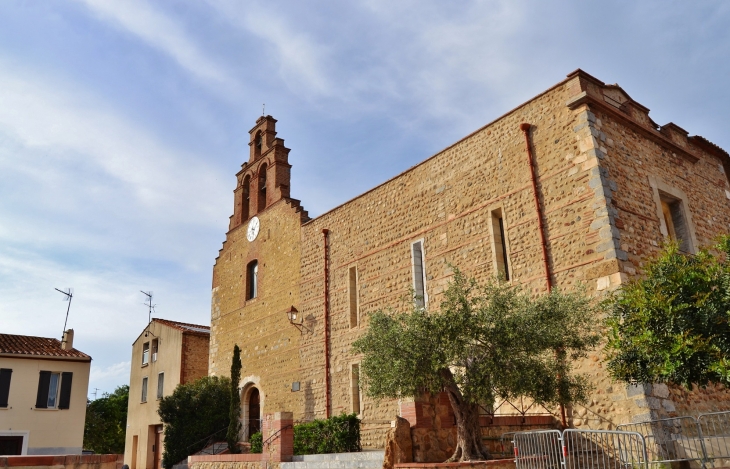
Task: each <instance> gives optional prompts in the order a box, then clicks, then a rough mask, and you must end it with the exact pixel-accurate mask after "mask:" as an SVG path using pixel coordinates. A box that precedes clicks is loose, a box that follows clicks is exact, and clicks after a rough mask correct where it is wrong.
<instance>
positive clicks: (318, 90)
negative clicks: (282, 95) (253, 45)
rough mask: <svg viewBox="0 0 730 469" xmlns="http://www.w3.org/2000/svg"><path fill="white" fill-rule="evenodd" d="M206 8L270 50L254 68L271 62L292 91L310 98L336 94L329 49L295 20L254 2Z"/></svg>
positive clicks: (222, 1)
mask: <svg viewBox="0 0 730 469" xmlns="http://www.w3.org/2000/svg"><path fill="white" fill-rule="evenodd" d="M209 4H210V5H211V6H213V7H214V8H215V9H216V10H218V12H219V13H220V14H221V15H222V16H223V17H224V18H225V19H226V20H227V21H228V22H229V23H230V24H231V25H233V26H234V27H236V28H239V29H243V30H245V31H246V32H248V33H251V34H253V35H254V36H256V37H258V38H259V39H260V40H261V41H263V42H264V44H268V45H269V46H271V48H272V49H273V52H274V53H273V55H272V56H270V57H264V54H263V53H256V54H255V55H254V59H255V61H254V64H258V63H266V62H269V61H270V60H271V59H273V60H274V61H275V62H276V64H277V67H278V69H279V75H280V77H281V79H282V80H283V81H284V82H285V83H286V84H287V85H288V86H289V88H290V89H292V91H294V92H299V91H305V92H306V93H307V95H309V97H310V98H314V97H317V96H323V95H325V96H326V95H334V94H335V93H336V92H337V90H336V89H333V84H332V82H331V79H330V77H329V76H328V75H327V69H328V68H329V67H330V65H329V64H328V56H329V52H330V50H331V47H329V46H327V45H325V44H324V43H323V42H321V41H317V40H316V39H315V38H314V36H313V35H311V34H309V32H307V31H305V28H302V27H301V26H302V24H301V23H299V22H298V21H297V18H286V15H282V14H281V12H278V11H276V10H272V9H271V8H269V6H268V5H267V4H257V3H255V2H247V3H241V2H235V1H228V0H210V1H209ZM305 97H306V95H305Z"/></svg>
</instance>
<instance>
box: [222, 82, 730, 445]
mask: <svg viewBox="0 0 730 469" xmlns="http://www.w3.org/2000/svg"><path fill="white" fill-rule="evenodd" d="M523 123H529V124H530V126H529V129H530V130H529V145H530V148H531V149H532V151H533V153H534V158H535V162H534V166H535V172H536V177H537V187H536V192H537V199H538V202H539V207H540V210H541V211H542V214H543V218H544V219H543V222H544V224H545V233H546V238H547V256H548V264H549V268H550V271H551V280H552V283H553V284H554V285H556V286H558V287H561V288H573V287H575V286H576V285H577V284H579V283H581V284H583V285H584V286H585V288H587V290H588V291H589V292H590V293H591V294H595V295H602V294H603V293H605V292H607V291H609V290H612V289H615V288H617V287H618V286H620V285H621V284H622V283H623V282H625V281H626V280H627V279H629V278H630V277H631V276H633V275H636V274H638V273H640V271H641V267H642V264H641V263H642V262H643V261H642V259H643V258H644V257H645V256H646V255H648V254H651V253H653V252H656V250H657V249H658V248H659V246H660V245H661V242H662V241H663V240H664V239H665V237H666V227H664V228H662V221H661V218H660V216H661V211H659V212H657V204H656V200H657V196H656V194H657V193H658V192H657V191H664V190H670V189H671V188H675V189H676V191H674V192H672V193H673V194H679V195H682V196H683V197H685V199H686V206H687V207H686V208H687V213H688V221H689V222H690V227H691V230H690V232H691V233H692V236H693V239H692V240H693V242H694V243H695V244H696V245H699V244H703V243H707V242H709V241H710V240H711V239H712V238H713V237H714V236H716V235H717V234H720V233H722V232H726V231H728V228H729V227H730V206H728V197H730V191H729V190H728V189H729V188H730V186H729V185H728V180H727V177H726V175H725V173H724V166H723V164H724V162H725V161H724V160H722V159H721V157H722V155H723V154H722V153H721V152H722V150H719V149H717V148H716V147H713V146H712V144H709V142H706V141H705V140H704V139H701V137H687V135H686V133H683V131H681V129H679V128H678V127H677V126H674V125H673V124H671V125H667V126H664V127H662V128H661V129H657V128H656V125H655V124H654V123H653V122H652V121H651V119H650V118H649V117H648V109H646V108H645V107H643V106H642V105H640V104H638V103H637V102H635V101H633V100H632V99H631V98H630V97H628V95H627V94H626V93H625V92H623V90H621V89H620V88H619V87H618V86H615V85H605V84H604V83H602V82H600V81H599V80H597V79H595V78H593V77H591V76H590V75H588V74H586V73H584V72H581V71H576V72H574V73H572V74H570V75H569V76H568V78H567V79H566V80H564V81H563V82H561V83H559V84H557V85H556V86H554V87H553V88H551V89H549V90H547V91H545V92H544V93H542V94H541V95H539V96H537V97H535V98H533V99H531V100H530V101H528V102H527V103H525V104H523V105H521V106H519V107H517V108H516V109H514V110H512V111H510V112H509V113H507V114H505V115H504V116H502V117H500V118H499V119H497V120H495V121H494V122H492V123H490V124H488V125H486V126H485V127H483V128H481V129H478V130H477V131H475V132H474V133H472V134H470V135H468V136H467V137H465V138H464V139H462V140H460V141H458V142H456V143H454V144H453V145H451V146H449V147H448V148H446V149H444V150H443V151H441V152H439V153H437V154H436V155H434V156H432V157H431V158H428V159H427V160H425V161H424V162H422V163H420V164H419V165H417V166H415V167H413V168H411V169H409V170H408V171H406V172H404V173H402V174H400V175H398V176H396V177H394V178H392V179H390V180H389V181H386V182H384V183H383V184H381V185H379V186H377V187H375V188H373V189H371V190H370V191H368V192H366V193H364V194H362V195H360V196H358V197H356V198H354V199H353V200H351V201H349V202H347V203H345V204H343V205H341V206H339V207H336V208H334V209H333V210H331V211H329V212H327V213H325V214H323V215H321V216H319V217H317V218H316V219H313V220H311V221H306V219H305V218H303V217H302V215H301V207H299V205H298V202H297V201H293V200H291V199H280V200H279V201H278V202H276V201H273V202H272V204H271V205H270V206H268V207H267V208H266V210H264V211H263V212H261V213H259V214H258V216H259V218H260V220H261V227H262V228H261V233H260V234H259V237H258V238H257V240H256V241H254V242H252V243H249V242H248V241H246V239H245V233H244V231H245V228H246V224H244V223H240V224H237V223H238V222H235V217H234V218H232V220H233V221H232V224H231V226H232V229H231V230H230V231H229V233H228V234H227V239H226V242H225V243H224V246H223V249H222V250H221V254H220V256H219V258H218V259H217V261H216V266H215V268H214V276H213V299H212V314H211V318H212V319H211V322H212V335H211V352H210V370H211V373H213V374H227V370H228V367H229V366H230V354H231V351H232V347H233V344H234V343H238V344H239V345H241V346H242V349H243V353H242V360H243V363H244V371H243V373H242V374H243V376H245V377H246V378H245V379H244V382H243V383H242V385H243V386H244V387H245V386H246V385H247V383H252V384H255V385H256V386H259V387H260V389H261V392H262V396H263V398H264V400H265V403H264V404H263V405H264V406H266V409H267V412H274V411H278V410H291V411H293V412H294V419H295V420H302V419H304V420H309V419H312V418H322V417H324V416H325V415H327V414H328V413H329V414H330V415H336V414H339V413H341V412H351V411H353V410H355V409H356V408H357V407H358V402H356V401H360V403H361V405H360V414H361V416H362V425H363V427H362V428H363V431H362V443H363V446H364V447H366V448H368V447H382V444H383V436H384V434H385V432H386V431H387V429H388V428H389V427H390V422H391V420H392V419H393V417H394V416H395V415H397V414H398V411H399V410H398V402H397V401H395V400H383V401H380V402H377V401H373V400H371V399H369V398H367V397H363V396H362V395H361V394H362V393H358V391H357V389H356V378H354V377H353V365H358V364H359V360H360V357H358V356H354V355H353V354H352V353H351V352H350V350H351V347H352V343H353V342H354V341H355V340H356V339H357V338H358V337H360V336H361V335H362V334H363V333H364V332H365V330H366V328H367V324H368V313H370V312H373V311H376V310H378V309H394V310H402V309H404V308H407V307H408V306H407V305H408V302H409V301H410V300H409V299H408V298H407V295H408V292H409V289H410V288H411V287H412V286H413V265H412V258H411V249H412V247H411V246H412V243H413V242H416V241H421V242H422V246H423V252H424V256H425V275H426V297H427V303H428V305H430V306H431V307H438V305H439V302H440V301H441V298H442V294H443V291H444V289H445V288H446V286H447V285H448V282H449V280H450V279H451V277H452V275H453V272H452V268H451V267H450V266H451V265H454V266H457V267H459V268H460V269H461V270H462V271H464V272H465V273H466V274H467V275H469V276H473V277H476V278H477V279H478V280H480V281H485V280H487V279H488V278H490V277H491V276H493V275H494V274H495V273H497V271H498V264H499V263H498V262H497V259H498V255H499V250H498V249H495V247H496V246H497V244H498V243H497V241H496V238H495V235H494V223H493V217H494V216H495V215H496V214H497V213H501V216H502V218H503V223H504V230H505V238H506V239H505V244H506V247H507V252H508V260H509V262H508V264H509V265H508V273H509V277H510V281H511V282H513V283H515V284H521V285H522V286H523V287H524V288H525V289H526V290H528V291H530V292H532V293H534V294H540V293H544V292H545V291H546V290H547V279H546V278H545V273H544V264H543V261H542V246H541V242H540V239H539V236H538V235H537V230H538V221H539V219H538V211H537V209H536V206H535V195H534V194H535V192H534V191H535V189H533V186H532V184H531V182H530V177H529V174H530V169H529V165H530V160H529V158H528V154H527V152H526V147H525V145H526V142H525V135H524V134H523V132H522V131H521V129H520V126H521V124H523ZM266 125H269V124H268V123H267V124H266ZM282 145H283V143H282ZM724 155H725V156H724V158H725V159H726V160H728V158H727V155H726V154H724ZM728 161H730V160H728ZM242 171H244V170H242ZM245 171H249V170H248V169H245ZM241 174H242V173H239V176H240V175H241ZM282 174H283V173H282ZM279 182H280V183H281V184H286V183H288V181H284V180H282V181H279ZM239 184H240V181H239ZM668 187H669V189H667V188H668ZM670 192H671V191H670ZM237 210H238V209H237ZM323 230H327V231H328V235H327V237H328V245H329V249H328V250H327V252H325V241H324V239H325V236H324V234H323ZM325 258H327V259H328V261H327V262H325ZM252 259H258V260H259V262H260V270H259V272H260V274H259V275H260V276H261V282H260V285H261V290H260V291H261V295H260V297H259V298H257V299H255V300H248V301H247V300H246V299H245V289H244V288H243V287H244V280H245V279H244V274H245V267H246V265H247V262H249V261H250V260H252ZM351 272H355V273H356V275H355V277H353V276H352V274H351ZM325 273H326V274H327V278H326V279H325ZM353 278H356V282H354V283H353ZM326 284H328V285H329V286H328V289H327V292H326V294H325V285H326ZM353 289H354V290H353ZM326 298H329V303H328V304H327V305H325V300H326ZM353 299H354V302H353ZM353 305H354V308H355V311H354V312H353V311H352V308H353ZM291 306H294V307H295V308H296V309H297V310H298V314H299V319H301V320H303V323H302V324H301V325H300V326H299V328H296V327H294V326H292V325H290V324H289V323H288V321H287V319H286V316H285V311H287V310H288V309H289V308H291ZM325 310H327V311H329V316H328V318H327V319H328V321H329V327H328V328H327V330H326V329H325V322H326V321H325ZM597 319H600V318H597ZM327 333H329V338H328V339H327ZM326 346H328V347H329V356H328V357H325V347H326ZM327 358H329V363H330V366H329V376H330V377H329V383H327V382H326V373H325V361H326V359H327ZM575 369H576V371H579V372H582V373H586V374H588V376H589V378H590V380H591V383H592V384H593V385H594V392H593V394H592V395H591V397H590V399H589V402H588V403H586V405H577V406H575V407H574V408H572V409H567V413H568V418H569V422H568V423H569V425H571V426H575V427H579V428H613V427H615V425H617V424H620V423H625V422H629V421H631V420H633V419H635V418H641V417H642V416H644V415H645V414H647V409H649V408H650V407H651V405H654V402H655V401H653V400H650V399H648V398H649V397H655V396H652V395H649V394H646V393H643V394H642V395H641V396H638V395H636V394H635V391H636V390H635V389H632V388H629V387H627V386H625V385H621V384H617V383H614V382H612V381H611V380H610V378H609V377H608V374H607V372H606V370H605V368H604V365H603V357H602V354H601V352H600V350H597V351H596V352H595V353H593V354H591V355H590V356H589V357H588V358H586V359H585V360H582V361H580V362H577V363H575ZM292 383H298V384H299V391H295V392H293V391H292ZM328 384H329V388H330V391H329V401H330V405H329V409H328V408H327V400H328V399H327V397H328V395H327V394H328V393H327V388H328V386H327V385H328ZM244 392H245V390H244ZM666 399H669V400H672V399H671V398H666ZM674 404H675V408H676V404H677V403H676V402H674ZM244 405H245V399H244ZM660 405H661V406H662V408H663V409H665V410H666V409H667V408H669V407H670V406H669V404H667V406H664V404H663V403H660ZM442 430H446V429H445V428H442Z"/></svg>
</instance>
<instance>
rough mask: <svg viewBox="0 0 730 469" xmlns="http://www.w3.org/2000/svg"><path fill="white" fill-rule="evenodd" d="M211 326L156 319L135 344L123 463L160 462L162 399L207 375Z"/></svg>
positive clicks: (136, 467) (145, 466) (135, 468)
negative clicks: (160, 411) (159, 410)
mask: <svg viewBox="0 0 730 469" xmlns="http://www.w3.org/2000/svg"><path fill="white" fill-rule="evenodd" d="M209 340H210V328H209V327H208V326H199V325H197V324H186V323H182V322H176V321H168V320H166V319H157V318H153V319H152V322H150V323H149V325H148V326H147V327H145V329H144V331H142V333H141V334H140V336H139V337H137V340H135V341H134V344H133V345H132V370H131V373H130V377H129V410H128V413H127V436H126V441H125V445H124V463H125V464H127V465H129V467H130V468H131V469H152V468H159V467H161V462H162V451H163V448H162V445H163V441H164V438H163V434H162V430H163V427H162V422H161V421H160V416H159V415H157V407H158V401H159V400H160V399H162V397H164V396H169V395H170V394H172V392H173V391H174V390H175V388H176V387H177V385H178V384H181V383H182V384H185V383H190V382H192V381H195V380H196V379H198V378H201V377H203V376H207V375H208V343H209Z"/></svg>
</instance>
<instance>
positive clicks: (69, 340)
mask: <svg viewBox="0 0 730 469" xmlns="http://www.w3.org/2000/svg"><path fill="white" fill-rule="evenodd" d="M72 348H74V330H73V329H69V330H67V331H66V332H64V333H63V340H61V349H62V350H71V349H72Z"/></svg>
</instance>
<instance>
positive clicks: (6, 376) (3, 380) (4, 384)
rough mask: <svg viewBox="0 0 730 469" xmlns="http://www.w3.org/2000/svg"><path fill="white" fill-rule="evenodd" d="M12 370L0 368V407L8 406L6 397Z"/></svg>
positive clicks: (8, 393)
mask: <svg viewBox="0 0 730 469" xmlns="http://www.w3.org/2000/svg"><path fill="white" fill-rule="evenodd" d="M12 374H13V370H11V369H10V368H0V407H7V406H8V397H9V396H10V377H11V376H12Z"/></svg>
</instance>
